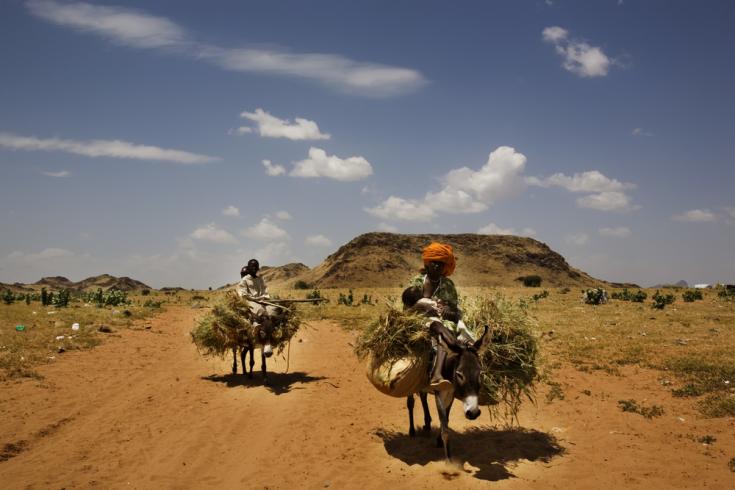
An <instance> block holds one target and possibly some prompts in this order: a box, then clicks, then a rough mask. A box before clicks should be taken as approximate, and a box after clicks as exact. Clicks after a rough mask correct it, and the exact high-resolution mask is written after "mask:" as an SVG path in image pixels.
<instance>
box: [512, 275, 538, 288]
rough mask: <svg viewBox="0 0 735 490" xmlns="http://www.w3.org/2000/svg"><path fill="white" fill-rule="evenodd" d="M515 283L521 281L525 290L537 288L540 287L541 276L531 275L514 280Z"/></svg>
mask: <svg viewBox="0 0 735 490" xmlns="http://www.w3.org/2000/svg"><path fill="white" fill-rule="evenodd" d="M516 281H521V282H522V283H523V285H524V286H526V287H527V288H538V287H541V281H542V279H541V276H538V275H535V274H534V275H531V276H521V277H519V278H517V279H516Z"/></svg>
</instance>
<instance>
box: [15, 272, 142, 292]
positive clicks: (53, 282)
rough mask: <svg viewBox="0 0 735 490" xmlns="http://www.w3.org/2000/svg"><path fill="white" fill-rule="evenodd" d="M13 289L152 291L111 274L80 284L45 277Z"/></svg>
mask: <svg viewBox="0 0 735 490" xmlns="http://www.w3.org/2000/svg"><path fill="white" fill-rule="evenodd" d="M13 287H14V288H16V289H17V288H26V289H40V288H42V287H44V288H47V289H51V290H61V289H71V290H74V291H87V290H91V289H97V288H102V289H104V290H107V289H119V290H120V291H134V290H140V289H151V288H150V286H148V285H146V284H145V283H142V282H140V281H136V280H135V279H131V278H129V277H115V276H111V275H110V274H101V275H99V276H93V277H88V278H86V279H83V280H81V281H79V282H73V281H70V280H69V279H67V278H66V277H64V276H52V277H44V278H42V279H41V280H39V281H36V282H34V283H33V284H30V285H27V286H26V285H22V284H18V283H16V284H15V285H14V286H13Z"/></svg>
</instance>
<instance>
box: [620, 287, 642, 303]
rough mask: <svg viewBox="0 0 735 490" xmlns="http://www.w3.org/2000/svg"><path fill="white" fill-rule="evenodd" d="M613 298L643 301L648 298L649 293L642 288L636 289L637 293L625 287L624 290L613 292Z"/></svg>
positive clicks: (635, 301) (634, 301)
mask: <svg viewBox="0 0 735 490" xmlns="http://www.w3.org/2000/svg"><path fill="white" fill-rule="evenodd" d="M611 297H612V299H617V300H620V301H632V302H633V303H643V302H644V301H645V300H646V298H648V295H647V294H646V293H645V292H644V291H641V290H640V289H639V290H638V291H636V292H635V293H631V292H630V291H628V288H625V289H623V290H622V291H617V292H614V293H612V295H611Z"/></svg>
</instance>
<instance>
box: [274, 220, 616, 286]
mask: <svg viewBox="0 0 735 490" xmlns="http://www.w3.org/2000/svg"><path fill="white" fill-rule="evenodd" d="M433 241H438V242H443V243H448V244H450V245H452V247H453V248H454V253H455V255H456V256H457V270H456V272H455V273H454V275H453V276H452V279H453V280H454V281H455V283H457V284H458V285H462V286H486V287H487V286H517V285H519V282H518V281H517V278H518V277H520V276H526V275H532V274H535V275H539V276H541V278H542V280H543V283H542V287H543V286H553V287H556V286H600V285H605V286H609V285H610V284H609V283H607V282H605V281H601V280H599V279H595V278H593V277H591V276H589V275H588V274H586V273H585V272H582V271H580V270H577V269H575V268H573V267H571V266H570V265H569V264H568V263H567V261H566V260H564V257H562V256H561V255H560V254H558V253H556V252H554V251H553V250H551V249H550V248H549V247H548V246H547V245H546V244H545V243H542V242H539V241H538V240H534V239H532V238H526V237H516V236H509V235H476V234H461V235H429V234H426V235H401V234H395V233H366V234H364V235H360V236H358V237H356V238H354V239H353V240H351V241H350V242H349V243H347V244H346V245H343V246H342V247H340V248H339V250H337V251H336V252H335V253H333V254H332V255H330V256H329V257H327V258H326V259H325V260H324V261H323V262H322V263H321V264H319V265H318V266H316V267H315V268H313V269H311V270H304V271H303V272H301V273H299V274H298V275H294V276H291V277H290V278H289V279H288V280H282V279H281V276H280V275H279V276H278V278H276V270H279V269H281V268H277V267H275V268H268V271H267V272H268V273H271V274H273V277H274V279H273V280H272V281H270V282H269V284H271V283H272V284H273V285H275V286H280V287H288V286H292V285H293V283H294V282H295V281H297V280H304V281H306V282H308V283H309V284H313V285H315V286H317V287H398V286H402V285H405V284H406V282H407V281H408V279H409V278H410V277H412V276H413V275H415V274H417V273H418V270H419V269H420V268H421V266H422V265H423V264H422V261H421V250H422V249H423V248H424V247H425V246H426V245H428V244H429V243H430V242H433ZM289 265H292V264H289ZM283 267H286V266H283ZM264 269H265V268H264ZM301 269H302V270H303V267H301ZM279 274H281V272H280V271H279ZM263 276H264V277H265V278H266V281H267V280H268V279H267V277H266V273H265V272H264V274H263Z"/></svg>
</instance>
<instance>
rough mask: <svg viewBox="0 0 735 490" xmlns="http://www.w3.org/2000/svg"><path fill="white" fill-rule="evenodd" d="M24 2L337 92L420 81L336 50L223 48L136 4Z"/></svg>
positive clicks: (52, 17)
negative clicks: (206, 41) (134, 6)
mask: <svg viewBox="0 0 735 490" xmlns="http://www.w3.org/2000/svg"><path fill="white" fill-rule="evenodd" d="M27 5H28V9H29V11H30V12H31V13H32V14H33V15H35V16H37V17H39V18H41V19H44V20H46V21H48V22H51V23H53V24H56V25H59V26H62V27H67V28H70V29H73V30H76V31H79V32H85V33H92V34H96V35H98V36H101V37H104V38H105V39H108V40H109V41H111V42H113V43H115V44H119V45H124V46H130V47H133V48H143V49H154V50H157V51H159V52H162V53H167V54H168V53H174V54H178V55H182V56H187V57H190V58H191V59H194V60H198V61H205V62H208V63H211V64H213V65H215V66H217V67H219V68H222V69H225V70H229V71H237V72H245V73H264V74H269V75H275V76H285V77H295V78H302V79H306V80H311V81H314V82H317V83H321V84H323V85H326V86H328V87H332V88H334V89H336V90H339V91H341V92H346V93H352V94H358V95H368V96H392V95H398V94H403V93H407V92H412V91H415V90H417V89H418V88H420V87H421V86H423V85H424V84H425V83H426V79H425V78H424V76H423V75H422V74H421V73H420V72H419V71H417V70H413V69H409V68H402V67H397V66H389V65H383V64H379V63H365V62H359V61H354V60H351V59H349V58H346V57H344V56H340V55H336V54H328V53H293V52H290V51H288V50H286V49H266V48H262V47H246V48H223V47H220V46H216V45H212V44H207V43H203V42H199V41H197V40H196V39H195V38H194V37H193V36H192V35H191V34H189V33H188V32H187V31H186V30H185V29H184V28H183V27H181V26H179V25H178V24H176V23H175V22H173V21H171V20H170V19H167V18H165V17H159V16H154V15H150V14H148V13H146V12H144V11H141V10H137V9H130V8H124V7H109V6H99V5H92V4H89V3H84V2H71V3H67V2H64V3H62V2H58V1H53V0H31V1H30V2H28V4H27Z"/></svg>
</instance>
